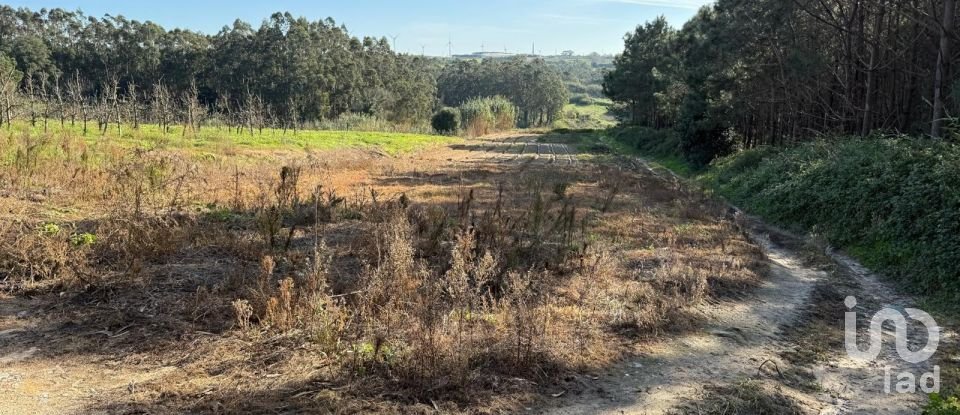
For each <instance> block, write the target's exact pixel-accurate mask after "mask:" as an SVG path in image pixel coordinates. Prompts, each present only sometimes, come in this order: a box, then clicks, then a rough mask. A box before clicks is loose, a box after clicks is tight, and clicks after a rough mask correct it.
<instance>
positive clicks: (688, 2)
mask: <svg viewBox="0 0 960 415" xmlns="http://www.w3.org/2000/svg"><path fill="white" fill-rule="evenodd" d="M713 1H714V0H596V2H598V3H622V4H635V5H637V6H650V7H672V8H676V9H690V10H696V9H699V8H700V7H703V6H704V5H707V4H711V3H713Z"/></svg>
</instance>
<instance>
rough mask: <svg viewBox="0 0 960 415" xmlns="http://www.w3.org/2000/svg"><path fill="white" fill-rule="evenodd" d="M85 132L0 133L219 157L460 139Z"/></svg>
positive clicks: (395, 147)
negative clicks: (244, 151)
mask: <svg viewBox="0 0 960 415" xmlns="http://www.w3.org/2000/svg"><path fill="white" fill-rule="evenodd" d="M87 128H88V130H87V134H84V133H83V127H82V125H81V124H80V123H77V124H76V125H71V124H70V123H69V121H68V122H67V123H66V124H65V125H64V126H63V127H61V125H60V122H59V121H49V122H48V123H47V129H46V132H45V131H44V127H43V124H42V122H38V123H37V124H36V125H35V126H31V125H30V123H29V122H24V121H18V122H14V124H13V126H11V127H8V126H4V127H3V128H2V129H0V137H4V136H6V138H7V141H13V140H20V141H23V140H22V139H23V138H24V137H27V136H29V137H33V138H34V139H37V138H42V137H49V138H60V139H62V138H64V137H70V138H76V139H78V140H82V142H84V143H85V144H86V145H97V144H103V143H109V144H111V145H113V146H118V147H122V148H145V149H155V148H166V149H180V150H184V151H188V152H191V153H195V154H221V153H224V152H231V151H232V152H237V151H242V150H252V151H256V150H292V151H296V150H303V151H315V150H335V149H347V148H366V149H371V150H377V151H381V152H383V153H386V154H389V155H398V154H402V153H407V152H411V151H416V150H419V149H422V148H425V147H428V146H431V145H436V144H442V143H449V142H454V141H456V140H459V139H458V138H456V137H446V136H439V135H425V134H408V133H384V132H366V131H320V130H301V131H298V132H297V133H296V134H294V133H293V131H292V130H287V131H286V132H285V133H284V131H283V130H279V129H272V128H265V129H263V132H262V133H261V132H259V131H258V130H254V132H253V134H252V135H251V134H250V132H249V130H244V131H241V132H239V133H238V132H237V130H236V129H231V128H226V127H204V128H201V129H200V131H199V132H197V133H193V132H191V131H187V133H186V134H184V131H183V126H173V127H170V129H169V131H167V132H164V131H162V130H161V129H160V128H159V127H158V126H157V125H156V124H142V125H140V127H139V128H138V129H134V128H133V127H132V126H131V125H121V130H122V133H123V134H122V135H119V134H118V130H117V126H116V124H113V125H111V126H110V128H109V129H108V130H107V132H106V133H105V134H101V133H100V132H99V131H97V124H96V122H88V124H87ZM6 147H7V150H8V151H15V149H14V148H11V146H6ZM14 147H15V146H14ZM3 153H7V151H2V150H0V154H3Z"/></svg>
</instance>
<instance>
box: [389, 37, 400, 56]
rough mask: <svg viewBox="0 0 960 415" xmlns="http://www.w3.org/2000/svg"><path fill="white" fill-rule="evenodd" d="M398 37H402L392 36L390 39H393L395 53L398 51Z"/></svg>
mask: <svg viewBox="0 0 960 415" xmlns="http://www.w3.org/2000/svg"><path fill="white" fill-rule="evenodd" d="M398 37H400V35H390V38H391V39H393V51H394V52H396V51H397V38H398Z"/></svg>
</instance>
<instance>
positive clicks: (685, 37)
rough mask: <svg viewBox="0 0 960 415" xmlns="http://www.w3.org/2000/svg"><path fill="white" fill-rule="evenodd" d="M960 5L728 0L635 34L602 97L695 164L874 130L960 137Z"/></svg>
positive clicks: (938, 0)
mask: <svg viewBox="0 0 960 415" xmlns="http://www.w3.org/2000/svg"><path fill="white" fill-rule="evenodd" d="M955 2H956V0H789V1H782V0H718V1H717V2H716V3H715V4H713V5H711V6H705V7H704V8H702V9H701V10H700V11H699V12H698V13H697V15H696V16H695V17H694V18H693V19H692V20H690V21H689V22H688V23H686V24H685V25H684V26H683V27H682V28H681V29H679V30H676V29H674V28H672V27H670V26H669V25H668V24H667V22H666V21H665V19H663V18H659V19H656V20H654V21H652V22H648V23H646V24H644V25H641V26H638V27H637V28H636V30H635V31H634V32H633V33H630V34H628V35H627V36H626V37H625V42H624V43H625V48H624V52H623V53H622V54H621V55H619V56H617V57H616V60H615V68H614V69H613V70H611V71H609V72H608V73H607V74H606V75H605V77H604V92H605V94H607V95H608V96H609V97H610V98H612V99H613V100H614V101H615V102H617V103H619V104H620V111H621V116H622V117H623V118H624V119H625V120H626V121H628V122H630V123H632V124H637V125H646V126H651V127H657V128H674V129H676V130H677V131H678V132H679V133H680V135H681V140H682V142H683V150H684V151H685V152H686V153H687V155H688V157H689V158H690V159H691V161H694V162H696V163H698V164H704V163H706V162H709V160H710V159H712V158H713V157H715V156H717V155H720V154H723V153H726V152H729V151H731V150H732V149H733V148H735V147H738V146H739V147H745V148H750V147H755V146H759V145H781V144H785V143H791V142H795V141H798V140H802V139H804V138H806V137H813V136H820V135H869V134H871V133H873V132H876V131H884V132H898V133H904V134H913V135H929V136H933V137H943V136H944V135H949V134H955V133H956V130H955V128H956V123H955V122H954V121H955V120H956V118H955V117H956V116H957V110H958V109H960V108H958V104H960V102H958V101H960V99H958V95H957V94H958V93H960V83H958V80H957V77H956V71H955V70H954V68H956V67H957V66H956V65H957V63H958V60H960V55H958V54H957V52H958V51H957V50H955V48H953V44H954V43H955V42H956V41H957V36H958V33H957V30H956V29H957V27H956V14H957V10H956V3H955Z"/></svg>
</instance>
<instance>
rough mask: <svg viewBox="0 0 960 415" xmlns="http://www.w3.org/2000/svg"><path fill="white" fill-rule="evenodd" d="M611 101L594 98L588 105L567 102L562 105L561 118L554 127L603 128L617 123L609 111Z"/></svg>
mask: <svg viewBox="0 0 960 415" xmlns="http://www.w3.org/2000/svg"><path fill="white" fill-rule="evenodd" d="M610 105H611V103H610V102H608V101H605V100H596V102H594V103H593V104H590V105H577V104H567V105H566V106H564V107H563V118H561V119H560V120H557V122H555V123H554V127H556V128H570V129H604V128H610V127H613V126H615V125H616V124H617V121H616V120H615V119H614V118H613V116H611V115H610V113H609V109H610V108H609V107H610Z"/></svg>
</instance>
